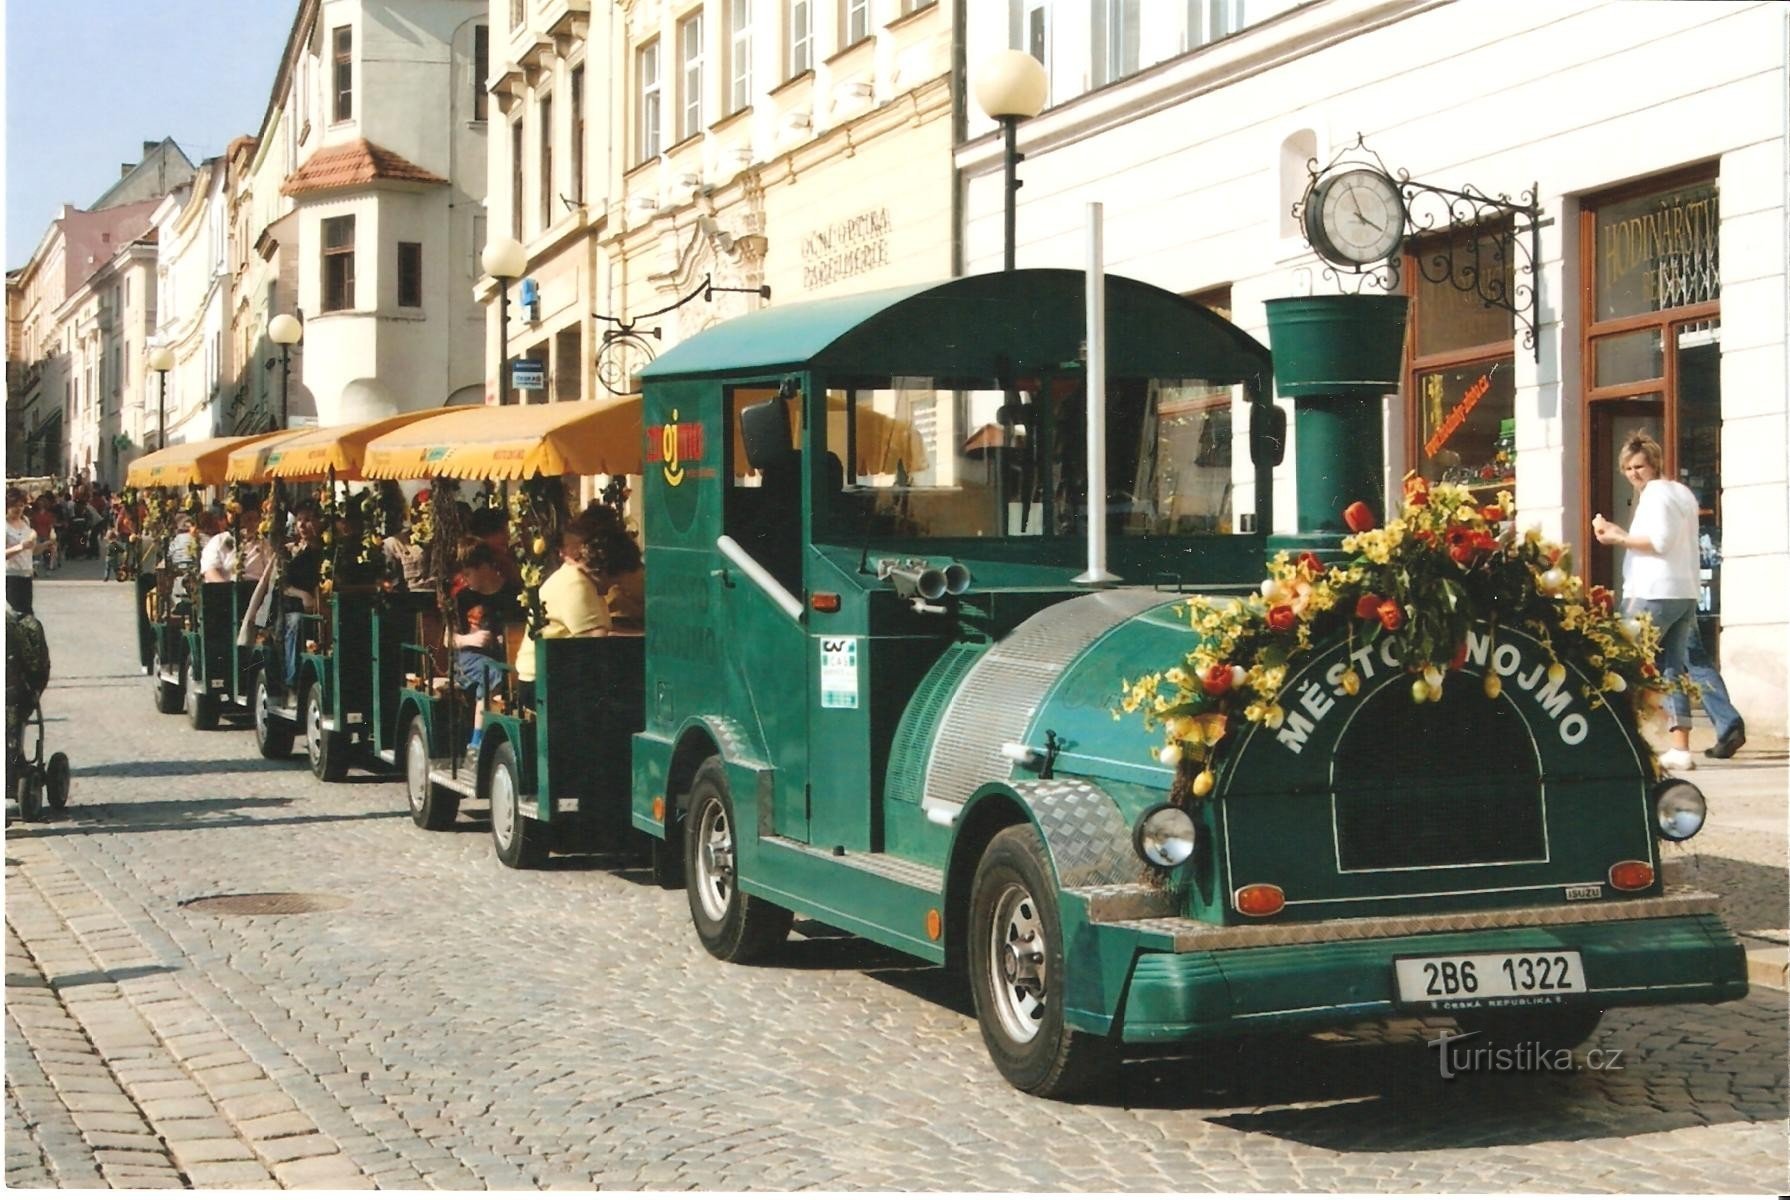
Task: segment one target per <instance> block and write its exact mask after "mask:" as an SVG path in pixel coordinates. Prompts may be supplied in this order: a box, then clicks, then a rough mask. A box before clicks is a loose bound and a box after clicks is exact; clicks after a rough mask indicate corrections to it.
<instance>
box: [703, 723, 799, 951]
mask: <svg viewBox="0 0 1790 1200" xmlns="http://www.w3.org/2000/svg"><path fill="white" fill-rule="evenodd" d="M738 861H739V837H738V825H737V824H736V823H735V821H734V816H733V796H732V795H731V793H730V792H729V790H728V787H727V771H726V768H725V767H724V766H723V765H722V762H721V759H720V758H719V757H715V758H711V759H709V760H708V761H707V762H705V763H703V764H702V766H701V768H700V769H698V770H697V772H696V782H695V784H694V785H693V786H692V787H691V789H690V812H689V815H688V816H687V817H686V818H685V819H684V877H685V879H686V881H687V886H686V888H685V891H686V892H687V893H688V895H689V897H690V916H691V917H692V918H693V919H694V920H695V922H696V936H697V937H699V938H701V939H702V944H703V947H704V948H705V949H707V950H708V952H709V953H710V954H713V955H714V956H715V957H716V958H719V959H722V960H723V961H725V962H751V961H752V960H753V959H755V958H762V957H763V956H764V955H765V954H767V953H768V952H770V951H771V950H773V949H775V948H776V947H777V946H778V945H779V944H781V943H782V941H783V939H784V938H786V937H788V936H789V927H790V925H791V924H792V923H793V922H794V920H795V914H794V913H792V912H790V911H789V910H788V909H787V908H783V907H781V906H779V905H776V904H772V903H771V902H770V901H768V900H761V899H760V898H758V897H757V896H748V895H747V894H746V893H745V892H743V891H741V890H740V888H739V874H738V869H737V868H738Z"/></svg>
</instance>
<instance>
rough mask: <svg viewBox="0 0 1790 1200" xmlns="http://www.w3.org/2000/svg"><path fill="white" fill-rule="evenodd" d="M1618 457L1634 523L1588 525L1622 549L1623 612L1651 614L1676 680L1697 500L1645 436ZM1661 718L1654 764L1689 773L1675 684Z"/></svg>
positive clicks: (1692, 599)
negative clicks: (1665, 742)
mask: <svg viewBox="0 0 1790 1200" xmlns="http://www.w3.org/2000/svg"><path fill="white" fill-rule="evenodd" d="M1620 461H1621V463H1622V473H1623V475H1625V476H1627V478H1628V481H1629V483H1630V484H1631V485H1632V486H1633V487H1634V489H1635V518H1634V523H1633V524H1632V525H1630V526H1629V528H1627V529H1623V528H1622V526H1620V525H1618V524H1616V523H1615V522H1614V521H1606V520H1604V517H1603V514H1602V513H1599V514H1598V515H1597V516H1595V517H1593V518H1591V529H1592V532H1593V533H1595V534H1596V535H1597V540H1598V541H1600V542H1602V543H1603V544H1604V545H1606V546H1621V547H1622V548H1623V550H1624V551H1625V553H1624V554H1623V556H1622V610H1623V611H1624V612H1626V613H1629V614H1631V615H1639V614H1641V613H1647V614H1648V615H1650V616H1651V617H1652V618H1653V623H1654V625H1655V626H1657V627H1658V629H1659V631H1660V646H1659V669H1660V672H1661V673H1662V674H1663V675H1664V676H1665V678H1666V681H1667V682H1668V683H1676V682H1677V681H1678V679H1679V678H1680V677H1681V676H1684V675H1687V674H1689V673H1690V644H1691V640H1692V638H1693V637H1694V636H1695V635H1696V628H1697V589H1698V583H1699V580H1698V576H1697V565H1698V564H1697V497H1696V496H1695V495H1694V494H1693V493H1692V492H1691V490H1690V489H1689V488H1687V487H1685V486H1684V485H1683V484H1682V483H1679V482H1677V481H1676V480H1671V479H1662V478H1661V477H1660V471H1661V467H1662V466H1663V464H1664V461H1665V456H1664V454H1663V452H1662V451H1661V450H1660V445H1659V443H1658V442H1656V441H1654V440H1653V438H1652V437H1650V436H1649V435H1648V434H1646V433H1643V432H1639V431H1637V432H1635V433H1632V434H1630V435H1629V437H1628V440H1627V441H1626V442H1624V443H1623V446H1622V457H1621V460H1620ZM1666 717H1667V721H1666V724H1667V727H1668V729H1669V730H1670V732H1671V737H1672V748H1671V749H1670V750H1668V751H1666V753H1664V754H1662V755H1660V765H1662V766H1664V767H1665V768H1666V769H1667V770H1671V771H1688V770H1690V769H1692V768H1693V767H1695V766H1696V760H1695V759H1693V758H1692V757H1691V752H1690V744H1691V703H1690V699H1689V697H1687V696H1686V695H1685V694H1684V693H1683V692H1682V691H1679V690H1677V689H1676V688H1675V689H1673V690H1672V691H1670V692H1668V693H1666ZM1743 736H1744V735H1743Z"/></svg>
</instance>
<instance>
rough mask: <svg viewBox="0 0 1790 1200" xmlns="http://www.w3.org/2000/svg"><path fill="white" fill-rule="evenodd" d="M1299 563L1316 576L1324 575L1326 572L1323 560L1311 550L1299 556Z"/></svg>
mask: <svg viewBox="0 0 1790 1200" xmlns="http://www.w3.org/2000/svg"><path fill="white" fill-rule="evenodd" d="M1299 565H1300V566H1301V567H1303V568H1304V569H1305V570H1307V571H1310V572H1311V573H1312V574H1313V575H1314V576H1315V575H1322V574H1323V573H1324V562H1323V560H1322V559H1320V558H1319V557H1318V556H1317V555H1315V554H1313V553H1312V552H1311V551H1310V550H1307V551H1306V552H1305V553H1304V554H1301V555H1300V556H1299Z"/></svg>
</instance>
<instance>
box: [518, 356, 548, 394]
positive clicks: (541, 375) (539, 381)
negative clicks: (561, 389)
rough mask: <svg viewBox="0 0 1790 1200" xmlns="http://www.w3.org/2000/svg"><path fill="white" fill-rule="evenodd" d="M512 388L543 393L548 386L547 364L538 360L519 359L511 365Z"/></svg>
mask: <svg viewBox="0 0 1790 1200" xmlns="http://www.w3.org/2000/svg"><path fill="white" fill-rule="evenodd" d="M510 386H511V387H513V388H517V389H524V390H532V391H537V392H538V391H541V390H542V389H543V388H545V387H546V386H547V364H546V363H544V362H542V361H541V360H540V359H538V358H518V359H516V360H515V361H514V362H512V363H511V364H510Z"/></svg>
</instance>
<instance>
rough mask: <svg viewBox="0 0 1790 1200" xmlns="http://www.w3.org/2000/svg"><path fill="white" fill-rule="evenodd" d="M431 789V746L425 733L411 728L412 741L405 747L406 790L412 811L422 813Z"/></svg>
mask: <svg viewBox="0 0 1790 1200" xmlns="http://www.w3.org/2000/svg"><path fill="white" fill-rule="evenodd" d="M428 787H429V745H428V743H427V742H426V741H425V740H424V738H423V731H422V730H421V729H419V728H416V727H415V726H412V727H411V730H410V740H409V742H408V743H406V745H405V747H404V790H405V791H406V792H408V793H409V796H410V811H411V812H421V811H422V810H423V799H424V797H425V796H426V795H427V794H428Z"/></svg>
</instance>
